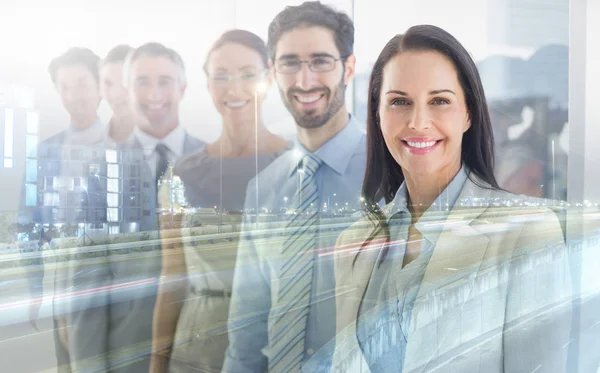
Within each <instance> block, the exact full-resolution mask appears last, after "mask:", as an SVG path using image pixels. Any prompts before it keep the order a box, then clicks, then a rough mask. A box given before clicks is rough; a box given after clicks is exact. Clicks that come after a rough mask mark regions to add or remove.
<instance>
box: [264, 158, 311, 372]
mask: <svg viewBox="0 0 600 373" xmlns="http://www.w3.org/2000/svg"><path fill="white" fill-rule="evenodd" d="M321 163H322V161H321V160H320V159H318V158H317V157H316V156H314V155H312V154H307V155H305V156H304V157H303V158H302V160H301V161H300V163H299V165H298V172H299V174H300V175H299V176H300V178H301V179H300V183H299V189H298V191H297V193H296V195H295V199H294V200H295V202H296V213H295V214H294V215H292V217H291V219H290V221H289V224H288V232H287V235H286V239H285V241H284V243H283V245H282V255H283V257H284V259H283V265H282V267H281V271H280V273H279V282H280V288H279V299H278V306H277V310H276V312H275V313H274V315H273V318H274V319H273V322H274V323H273V334H272V336H273V338H272V339H271V341H270V344H271V347H272V350H273V352H274V353H273V355H272V358H271V359H270V360H269V372H271V373H276V372H277V373H278V372H300V370H301V367H302V360H303V357H304V350H305V345H304V339H305V335H306V319H307V316H308V310H309V306H310V296H311V290H312V279H313V266H314V259H313V255H314V249H316V245H317V233H318V220H319V219H318V210H319V209H318V206H319V203H318V190H317V183H316V178H315V174H316V172H317V170H318V169H319V167H320V166H321Z"/></svg>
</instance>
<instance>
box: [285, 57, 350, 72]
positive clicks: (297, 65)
mask: <svg viewBox="0 0 600 373" xmlns="http://www.w3.org/2000/svg"><path fill="white" fill-rule="evenodd" d="M341 60H343V58H342V57H340V58H334V57H332V56H319V57H313V58H311V59H309V60H304V61H302V60H299V59H297V58H282V59H278V60H277V61H275V71H276V72H278V73H281V74H295V73H297V72H298V71H300V69H301V68H302V64H303V63H306V64H308V68H309V69H310V71H312V72H314V73H326V72H329V71H333V69H335V63H336V62H337V61H341Z"/></svg>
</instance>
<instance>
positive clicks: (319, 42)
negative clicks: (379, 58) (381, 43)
mask: <svg viewBox="0 0 600 373" xmlns="http://www.w3.org/2000/svg"><path fill="white" fill-rule="evenodd" d="M353 44H354V25H353V23H352V21H351V20H350V18H349V17H348V16H347V15H345V14H343V13H340V12H337V11H336V10H334V9H332V8H331V7H329V6H325V5H322V4H321V3H319V2H305V3H303V4H302V5H300V6H289V7H287V8H286V9H285V10H283V11H282V12H281V13H279V14H278V15H277V16H276V17H275V19H274V20H273V21H272V22H271V24H270V26H269V39H268V47H269V52H270V61H269V66H270V68H271V72H272V73H273V74H274V78H275V80H276V81H277V84H278V86H279V89H280V92H281V97H282V99H283V101H284V103H285V105H286V107H287V108H288V110H289V111H290V113H291V114H292V116H293V117H294V119H295V122H296V129H297V138H296V141H295V148H294V149H293V150H291V151H289V152H287V153H285V154H283V155H282V156H281V157H279V158H278V159H277V160H275V161H274V162H273V163H272V164H271V165H270V166H269V167H267V168H266V169H265V170H264V171H263V172H261V173H260V174H259V175H258V176H257V178H256V179H255V180H253V181H251V182H250V183H249V184H248V189H247V193H246V206H245V209H246V213H247V215H246V219H245V222H244V226H243V232H242V235H241V239H240V244H239V249H238V259H237V263H236V269H235V276H234V283H233V292H232V299H231V305H230V313H229V321H228V326H229V343H230V345H229V348H228V350H227V353H226V356H225V364H224V368H223V372H265V371H269V372H299V371H300V370H301V369H302V366H303V364H304V363H305V362H307V361H308V360H309V359H310V358H311V356H312V355H313V354H314V353H315V351H317V350H319V349H320V348H321V347H323V346H324V345H325V344H326V343H327V342H329V341H330V340H332V339H333V338H334V336H335V311H336V310H335V293H334V287H335V283H334V273H333V272H334V268H333V255H331V254H332V252H333V246H334V245H335V240H336V238H337V235H338V233H339V231H341V230H342V229H343V228H344V224H340V225H339V226H337V227H336V228H337V230H333V231H332V230H331V227H332V226H331V225H330V224H329V222H328V219H329V217H331V216H333V215H334V213H336V214H338V216H339V214H340V213H341V212H342V211H340V209H341V208H342V207H343V208H344V209H346V208H347V210H345V211H348V210H352V209H353V208H359V206H360V203H361V202H360V201H361V200H360V188H361V185H362V180H363V176H364V172H365V165H366V141H365V134H364V132H363V131H362V130H361V129H360V126H359V124H358V123H357V122H356V121H355V120H354V119H353V118H352V117H351V116H350V114H348V110H347V109H346V105H345V99H344V97H345V91H346V86H347V85H348V84H349V83H350V82H351V81H352V79H353V77H354V72H355V61H356V59H355V56H354V54H353ZM265 209H266V210H267V211H281V210H282V209H283V210H285V211H287V214H286V215H285V216H280V218H281V220H282V221H283V222H282V226H283V227H285V228H284V229H283V230H277V231H275V230H270V231H267V230H264V229H263V228H261V226H260V224H257V223H255V221H256V219H258V218H259V216H252V215H253V211H254V212H255V211H265ZM252 219H254V220H252ZM255 227H258V228H259V229H256V230H254V228H255ZM282 232H283V233H282ZM327 364H328V362H326V361H324V362H323V365H324V366H327Z"/></svg>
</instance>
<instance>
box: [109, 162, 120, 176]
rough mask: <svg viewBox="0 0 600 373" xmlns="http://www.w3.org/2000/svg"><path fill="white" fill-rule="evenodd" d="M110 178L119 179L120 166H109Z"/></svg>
mask: <svg viewBox="0 0 600 373" xmlns="http://www.w3.org/2000/svg"><path fill="white" fill-rule="evenodd" d="M107 170H108V177H109V178H112V179H118V178H119V165H118V164H109V165H108V166H107Z"/></svg>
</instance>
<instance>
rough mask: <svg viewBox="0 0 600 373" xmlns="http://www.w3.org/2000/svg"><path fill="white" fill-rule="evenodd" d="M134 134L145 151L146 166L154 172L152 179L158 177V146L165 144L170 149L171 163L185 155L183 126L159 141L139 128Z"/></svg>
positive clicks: (136, 128)
mask: <svg viewBox="0 0 600 373" xmlns="http://www.w3.org/2000/svg"><path fill="white" fill-rule="evenodd" d="M133 133H134V136H135V138H136V139H137V140H138V141H139V143H140V145H141V146H142V149H143V150H144V158H145V159H146V164H147V165H148V167H149V168H150V171H151V172H152V177H156V162H157V161H158V153H157V152H156V146H157V145H158V144H164V145H165V146H166V147H167V148H168V149H169V153H168V158H169V161H175V160H176V159H178V158H179V157H181V156H182V155H183V145H184V143H185V130H184V129H183V127H181V126H177V127H175V129H174V130H173V131H171V132H170V133H169V134H168V135H167V136H165V137H164V138H163V139H157V138H156V137H153V136H150V135H149V134H147V133H146V132H144V131H142V130H140V129H139V128H138V127H135V129H134V130H133Z"/></svg>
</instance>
